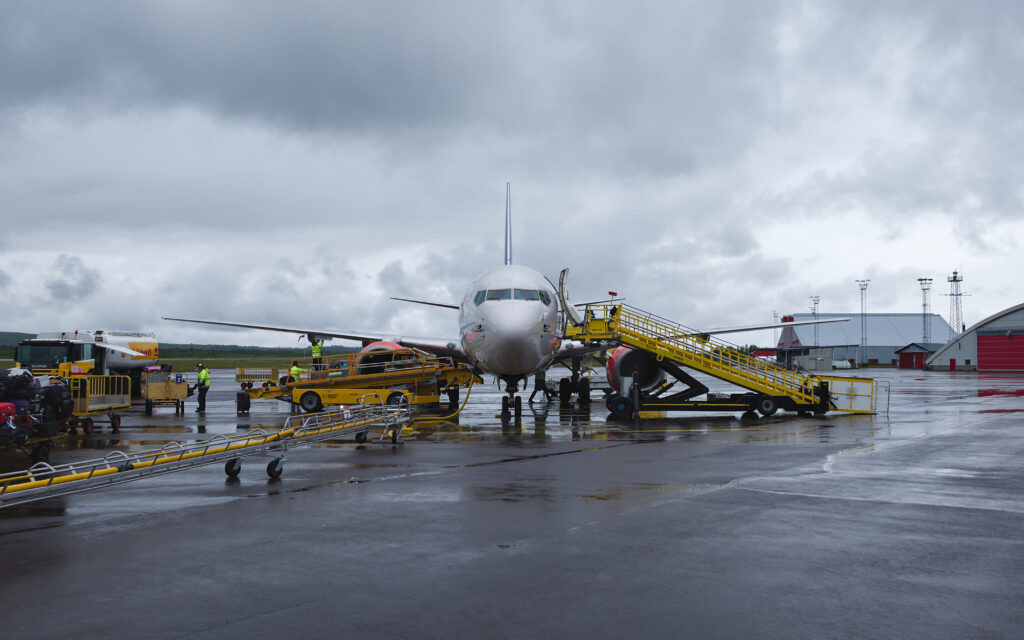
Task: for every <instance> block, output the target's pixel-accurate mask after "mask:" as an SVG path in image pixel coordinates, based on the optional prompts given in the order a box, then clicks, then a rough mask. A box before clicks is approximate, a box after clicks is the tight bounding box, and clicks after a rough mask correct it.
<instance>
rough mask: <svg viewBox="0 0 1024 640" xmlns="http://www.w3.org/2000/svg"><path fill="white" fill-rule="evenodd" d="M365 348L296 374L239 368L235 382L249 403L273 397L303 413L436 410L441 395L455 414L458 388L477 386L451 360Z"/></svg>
mask: <svg viewBox="0 0 1024 640" xmlns="http://www.w3.org/2000/svg"><path fill="white" fill-rule="evenodd" d="M380 344H381V343H378V345H380ZM385 344H386V343H385ZM372 346H373V345H371V347H372ZM368 349H369V348H368ZM368 349H364V350H363V351H360V352H359V353H349V354H341V355H333V356H322V357H318V358H302V359H299V360H297V363H298V368H299V369H300V370H301V371H300V372H298V373H297V374H296V375H292V374H291V373H290V371H289V370H288V369H280V370H279V369H237V370H236V372H235V381H236V382H239V383H240V384H241V385H242V388H243V390H244V391H245V392H246V394H247V395H248V396H249V397H250V398H252V399H259V398H277V399H279V400H282V401H285V402H289V403H291V404H292V406H293V407H300V408H301V409H302V410H303V411H305V412H307V413H316V412H320V411H323V410H324V407H327V406H332V405H356V404H386V405H392V406H401V405H410V406H424V405H437V404H439V403H440V401H441V396H442V395H446V396H447V399H448V407H449V408H450V409H452V410H454V408H455V407H456V406H457V405H458V401H459V391H460V389H462V388H468V387H470V386H472V385H473V384H474V383H477V382H481V379H480V377H479V376H478V375H476V374H475V373H473V371H472V370H471V369H470V368H469V367H468V366H467V365H464V364H456V363H454V362H453V361H452V359H451V358H449V357H445V356H434V355H430V354H427V353H424V352H422V351H419V350H416V349H407V348H402V347H399V346H398V345H387V346H385V347H378V348H375V349H369V350H368ZM279 374H280V375H279ZM240 407H241V405H240Z"/></svg>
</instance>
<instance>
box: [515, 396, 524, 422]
mask: <svg viewBox="0 0 1024 640" xmlns="http://www.w3.org/2000/svg"><path fill="white" fill-rule="evenodd" d="M515 409H516V417H517V418H522V417H523V399H522V398H521V397H519V396H516V401H515Z"/></svg>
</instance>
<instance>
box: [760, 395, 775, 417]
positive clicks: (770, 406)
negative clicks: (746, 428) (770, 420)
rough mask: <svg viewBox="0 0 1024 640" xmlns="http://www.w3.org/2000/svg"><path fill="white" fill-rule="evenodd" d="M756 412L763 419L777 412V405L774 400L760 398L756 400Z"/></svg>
mask: <svg viewBox="0 0 1024 640" xmlns="http://www.w3.org/2000/svg"><path fill="white" fill-rule="evenodd" d="M756 408H757V412H758V413H760V414H761V415H762V416H764V417H766V418H767V417H768V416H770V415H772V414H773V413H775V412H776V411H778V409H779V405H778V404H777V403H776V402H775V398H773V397H771V396H761V397H760V398H758V399H757V405H756Z"/></svg>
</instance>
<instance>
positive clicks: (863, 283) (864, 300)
mask: <svg viewBox="0 0 1024 640" xmlns="http://www.w3.org/2000/svg"><path fill="white" fill-rule="evenodd" d="M854 282H856V283H857V286H859V287H860V353H859V354H858V355H857V364H864V352H865V351H867V347H868V316H867V312H868V283H869V282H871V280H854Z"/></svg>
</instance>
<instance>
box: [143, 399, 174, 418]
mask: <svg viewBox="0 0 1024 640" xmlns="http://www.w3.org/2000/svg"><path fill="white" fill-rule="evenodd" d="M174 408H175V409H177V408H178V407H177V405H175V407H174ZM146 415H147V416H151V415H153V401H152V400H146Z"/></svg>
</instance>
